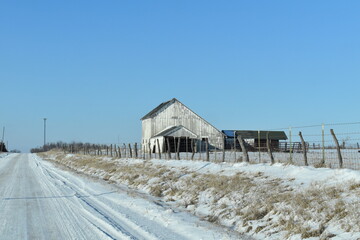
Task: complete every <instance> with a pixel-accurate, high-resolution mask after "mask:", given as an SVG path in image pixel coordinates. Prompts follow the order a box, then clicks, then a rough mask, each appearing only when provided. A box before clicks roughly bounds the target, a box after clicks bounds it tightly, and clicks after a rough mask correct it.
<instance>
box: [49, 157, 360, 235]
mask: <svg viewBox="0 0 360 240" xmlns="http://www.w3.org/2000/svg"><path fill="white" fill-rule="evenodd" d="M55 156H60V155H59V153H49V154H46V155H44V157H45V158H46V159H48V160H53V161H56V162H57V163H60V164H62V165H65V166H67V167H70V168H71V169H73V170H75V171H79V172H81V173H84V174H87V175H90V176H93V177H96V178H100V179H105V180H108V181H109V182H111V183H112V184H114V185H116V186H124V185H126V186H128V187H130V188H131V189H133V190H136V191H141V192H143V193H144V194H148V193H150V194H155V195H156V196H157V195H159V198H156V199H160V201H161V202H163V201H167V203H166V204H168V206H170V209H172V208H173V207H179V209H180V210H182V211H187V212H190V213H192V214H194V215H196V216H198V217H200V218H203V219H206V220H209V221H214V222H217V223H218V224H221V225H223V226H225V227H228V228H229V229H234V230H236V231H238V232H239V233H246V234H250V235H251V237H253V238H255V239H324V238H330V237H331V239H358V238H360V222H359V220H358V216H359V214H360V212H359V211H360V210H359V208H360V201H359V198H358V196H359V194H360V172H359V171H355V170H350V169H329V168H315V167H312V166H307V167H305V166H294V165H289V164H283V163H276V164H273V165H270V164H269V163H258V164H249V163H214V162H206V161H191V160H161V159H152V160H142V159H115V158H109V157H99V156H97V157H96V160H93V161H90V160H91V156H83V155H71V156H70V157H69V155H68V154H67V155H63V156H62V157H60V158H57V160H55ZM86 158H89V159H90V160H89V161H90V162H88V163H83V162H82V160H84V159H86ZM59 159H60V160H59ZM94 161H95V162H94ZM95 163H96V164H95ZM110 163H111V164H113V165H114V166H113V167H112V168H114V167H115V168H116V171H109V169H107V168H106V167H105V166H107V165H106V164H110ZM94 164H95V165H94ZM102 164H104V165H102ZM211 179H213V182H211ZM232 181H233V183H237V182H236V181H240V182H243V183H244V184H243V185H241V184H240V185H234V186H240V188H237V189H233V190H232V191H229V189H227V185H226V184H231V183H232ZM234 181H235V182H234ZM221 182H223V183H224V184H225V185H221V184H220V185H219V183H221ZM199 184H200V185H199ZM206 186H208V187H206ZM159 189H160V190H159ZM158 193H159V194H158ZM277 195H279V197H277ZM281 197H284V199H283V200H282V199H281ZM269 201H270V203H268V202H269ZM271 201H273V202H274V203H271ZM164 204H165V203H164ZM268 208H269V209H268ZM168 214H169V215H172V214H173V212H172V211H171V210H168ZM162 221H164V220H162ZM168 227H171V225H168ZM318 232H319V233H318Z"/></svg>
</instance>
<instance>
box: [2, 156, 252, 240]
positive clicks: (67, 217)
mask: <svg viewBox="0 0 360 240" xmlns="http://www.w3.org/2000/svg"><path fill="white" fill-rule="evenodd" d="M131 195H133V196H131ZM0 196H1V201H0V216H1V218H0V233H1V236H0V239H44V240H48V239H84V240H85V239H86V240H88V239H94V240H95V239H96V240H99V239H164V240H168V239H174V240H175V239H176V240H178V239H204V240H205V239H249V238H245V237H244V238H243V237H241V236H240V235H239V234H236V233H233V232H232V231H225V230H223V229H221V228H217V227H214V225H213V224H209V223H207V222H204V221H200V220H199V219H198V218H197V217H194V216H193V215H191V214H189V213H183V212H180V211H178V210H177V209H176V208H171V207H169V206H167V205H166V204H165V203H161V202H157V201H155V199H154V198H151V197H145V196H144V197H139V196H138V195H136V192H135V191H129V190H128V189H127V188H121V187H119V186H115V185H109V184H107V183H104V182H103V181H99V180H96V181H95V179H92V178H89V177H86V176H81V175H78V174H74V173H72V172H69V171H64V170H61V169H59V168H56V167H54V165H53V163H51V162H47V161H43V160H42V159H41V158H39V157H37V156H36V155H34V154H8V155H5V154H4V155H1V158H0Z"/></svg>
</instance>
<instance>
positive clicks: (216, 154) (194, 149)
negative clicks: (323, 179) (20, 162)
mask: <svg viewBox="0 0 360 240" xmlns="http://www.w3.org/2000/svg"><path fill="white" fill-rule="evenodd" d="M275 130H276V131H284V132H285V133H286V135H287V138H288V139H287V140H286V141H280V142H278V143H277V144H274V142H272V140H271V136H269V138H268V139H266V141H263V140H261V141H260V139H255V140H254V141H253V142H252V143H251V142H249V141H248V139H243V138H242V136H237V137H236V138H234V141H230V143H229V142H228V143H227V144H230V146H228V148H229V149H226V150H224V149H218V148H215V147H212V146H211V145H210V144H209V143H208V141H207V139H204V138H202V139H186V140H182V141H180V140H178V141H177V140H176V139H174V140H173V141H168V143H166V142H165V143H163V144H169V145H167V146H165V148H164V146H160V144H159V142H157V144H155V145H154V146H153V147H152V148H149V147H148V146H145V144H141V143H135V144H120V145H119V144H117V145H116V144H110V145H91V144H87V145H82V146H81V147H78V146H77V147H76V146H72V145H71V144H68V145H66V147H64V148H63V149H64V151H66V152H72V153H83V154H91V155H102V156H104V155H105V156H109V157H114V158H120V159H122V158H140V159H177V160H179V159H183V160H204V161H211V162H241V161H247V162H250V163H276V162H280V163H289V164H294V165H299V166H303V165H310V166H315V167H330V168H341V167H343V168H350V169H356V170H360V146H359V144H360V122H355V123H340V124H318V125H311V126H300V127H286V128H278V129H269V130H265V132H266V131H268V132H269V133H270V134H271V131H275ZM262 132H264V130H262ZM268 135H269V134H268ZM218 141H219V142H220V141H224V139H218ZM256 141H258V143H256ZM242 149H244V151H242Z"/></svg>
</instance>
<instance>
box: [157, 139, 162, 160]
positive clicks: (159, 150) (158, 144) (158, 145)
mask: <svg viewBox="0 0 360 240" xmlns="http://www.w3.org/2000/svg"><path fill="white" fill-rule="evenodd" d="M156 144H157V147H158V152H159V159H161V149H160V143H159V139H156Z"/></svg>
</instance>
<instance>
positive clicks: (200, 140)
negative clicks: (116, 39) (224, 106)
mask: <svg viewBox="0 0 360 240" xmlns="http://www.w3.org/2000/svg"><path fill="white" fill-rule="evenodd" d="M141 121H142V143H143V146H144V150H145V151H149V150H151V151H152V152H155V151H156V152H157V151H158V148H160V149H161V152H167V151H168V146H170V151H171V152H175V148H176V146H178V145H177V144H179V146H180V148H179V149H180V150H179V151H180V152H186V151H189V152H190V151H192V145H191V143H193V144H194V145H195V146H196V148H197V149H198V150H201V149H205V143H206V142H208V146H209V148H210V149H211V148H219V149H222V148H223V146H224V140H223V139H224V134H223V133H222V132H221V131H220V130H218V129H216V128H215V127H214V126H213V125H211V124H210V123H208V122H207V121H206V120H205V119H203V118H202V117H200V116H199V115H198V114H196V113H195V112H194V111H192V110H191V109H190V108H188V107H187V106H185V105H184V104H183V103H181V102H180V101H179V100H177V99H176V98H173V99H171V100H169V101H166V102H163V103H161V104H160V105H159V106H157V107H156V108H154V109H153V110H151V111H150V112H149V113H148V114H146V115H145V116H144V117H142V118H141ZM149 148H150V149H149Z"/></svg>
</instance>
